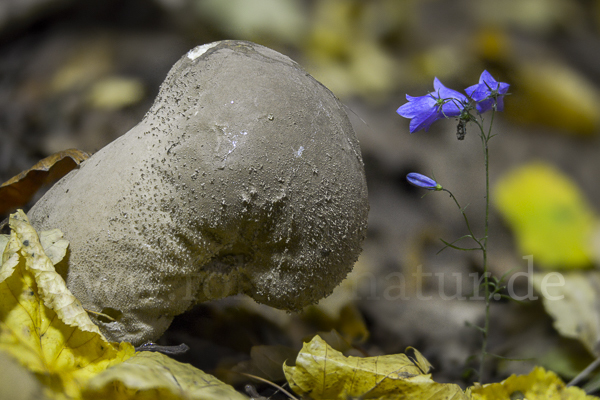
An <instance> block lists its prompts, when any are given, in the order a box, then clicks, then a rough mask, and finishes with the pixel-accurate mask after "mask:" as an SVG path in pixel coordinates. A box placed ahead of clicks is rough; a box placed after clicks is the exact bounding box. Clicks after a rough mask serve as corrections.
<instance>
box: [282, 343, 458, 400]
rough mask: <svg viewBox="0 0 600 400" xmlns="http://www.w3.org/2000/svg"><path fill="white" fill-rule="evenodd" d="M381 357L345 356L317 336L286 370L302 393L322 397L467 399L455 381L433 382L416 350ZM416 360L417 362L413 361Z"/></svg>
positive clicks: (289, 381) (285, 367) (295, 389)
mask: <svg viewBox="0 0 600 400" xmlns="http://www.w3.org/2000/svg"><path fill="white" fill-rule="evenodd" d="M408 350H409V351H410V352H412V353H413V356H412V359H411V358H409V357H408V356H406V355H404V354H394V355H387V356H379V357H366V358H362V357H345V356H344V355H342V353H340V352H338V351H336V350H334V349H332V348H331V347H330V346H329V345H328V344H327V343H325V341H323V339H321V338H320V337H319V336H315V337H314V338H313V339H312V340H311V341H310V342H309V343H305V344H304V346H303V347H302V350H301V351H300V353H299V354H298V358H297V359H296V365H295V366H293V367H290V366H288V365H286V364H284V366H283V370H284V373H285V376H286V379H287V381H288V383H289V384H290V387H291V388H292V389H293V390H294V392H296V393H298V394H299V395H301V396H304V395H310V398H312V399H315V400H320V399H340V400H342V399H347V398H353V397H356V398H361V399H382V398H390V399H391V398H403V399H423V398H428V399H447V400H450V399H456V400H458V399H465V400H466V399H467V397H466V395H465V393H464V392H463V391H462V389H461V388H460V387H459V386H458V385H455V384H443V383H437V382H434V381H433V380H432V379H431V375H430V374H428V372H429V369H430V367H431V365H430V364H429V362H427V360H425V358H424V357H423V356H422V355H421V354H420V353H419V352H418V351H417V350H416V349H412V348H409V349H408ZM413 360H414V361H413Z"/></svg>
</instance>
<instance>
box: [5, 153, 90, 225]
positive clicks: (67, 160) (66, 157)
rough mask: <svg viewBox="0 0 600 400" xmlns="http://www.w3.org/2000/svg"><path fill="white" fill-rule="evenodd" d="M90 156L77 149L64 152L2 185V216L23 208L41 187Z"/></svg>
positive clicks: (63, 174)
mask: <svg viewBox="0 0 600 400" xmlns="http://www.w3.org/2000/svg"><path fill="white" fill-rule="evenodd" d="M89 156H90V155H89V154H87V153H85V152H83V151H81V150H77V149H69V150H64V151H61V152H58V153H55V154H53V155H51V156H49V157H46V158H44V159H43V160H41V161H40V162H38V163H37V164H35V165H34V166H33V167H31V168H30V169H28V170H27V171H23V172H21V173H20V174H19V175H17V176H15V177H13V178H11V179H10V180H8V181H6V182H4V183H3V184H2V185H0V214H6V213H8V212H10V211H12V210H15V209H16V208H19V207H23V206H24V205H25V204H27V203H28V202H29V200H31V198H32V197H33V195H34V194H35V193H36V192H37V191H38V190H39V188H40V187H42V186H43V185H46V184H49V183H51V182H54V181H56V180H58V179H60V178H62V177H63V176H65V175H66V174H68V173H69V172H70V171H71V170H73V169H74V168H76V167H77V166H79V164H80V163H82V162H83V161H85V160H86V159H88V158H89Z"/></svg>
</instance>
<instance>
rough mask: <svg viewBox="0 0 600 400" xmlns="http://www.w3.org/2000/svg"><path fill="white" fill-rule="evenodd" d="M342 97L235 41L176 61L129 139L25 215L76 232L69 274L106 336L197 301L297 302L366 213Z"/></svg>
mask: <svg viewBox="0 0 600 400" xmlns="http://www.w3.org/2000/svg"><path fill="white" fill-rule="evenodd" d="M368 209H369V206H368V200H367V186H366V180H365V174H364V167H363V162H362V158H361V154H360V148H359V145H358V141H357V139H356V137H355V134H354V131H353V129H352V126H351V124H350V122H349V120H348V117H347V115H346V113H345V110H344V106H343V105H342V104H341V103H340V102H339V101H338V99H337V98H336V97H335V96H334V95H333V94H332V93H331V92H330V91H329V90H328V89H327V88H325V87H324V86H323V85H322V84H320V83H319V82H317V81H316V80H315V79H314V78H312V77H311V76H310V75H309V74H308V73H307V72H305V71H304V70H303V69H302V68H301V67H300V66H299V65H298V64H297V63H295V62H294V61H292V60H291V59H289V58H288V57H286V56H284V55H282V54H280V53H277V52H275V51H273V50H271V49H268V48H266V47H263V46H260V45H257V44H254V43H250V42H243V41H222V42H215V43H211V44H208V45H204V46H199V47H197V48H195V49H193V50H191V51H190V52H188V53H187V54H186V55H185V56H183V57H182V58H181V59H180V60H179V61H178V62H177V63H176V64H175V65H174V66H173V68H172V69H171V71H170V72H169V74H168V75H167V78H166V79H165V81H164V82H163V84H162V85H161V88H160V91H159V94H158V96H157V98H156V100H155V103H154V105H153V106H152V108H151V109H150V110H149V111H148V113H147V114H146V116H145V117H144V119H143V120H142V121H141V122H140V123H139V124H138V125H137V126H135V127H134V128H132V129H131V130H130V131H129V132H128V133H126V134H125V135H123V136H122V137H120V138H119V139H117V140H115V141H114V142H112V143H111V144H109V145H107V146H106V147H105V148H103V149H102V150H100V151H99V152H98V153H96V154H94V155H93V156H92V157H91V158H90V159H88V160H87V161H85V162H84V163H83V164H82V165H81V167H80V169H79V170H76V171H73V172H71V173H70V174H69V175H67V176H66V177H65V178H63V179H62V180H61V181H60V182H59V183H57V184H56V185H55V186H54V187H53V188H52V189H51V190H50V191H49V192H48V193H47V194H46V195H45V196H44V197H43V198H42V199H41V200H40V201H39V202H38V203H37V204H36V205H35V206H34V207H33V208H32V210H31V211H30V213H29V218H30V220H31V221H32V223H33V224H34V226H35V227H36V228H38V229H48V228H59V229H61V230H62V231H63V232H64V234H65V237H66V238H67V239H68V240H69V241H70V243H71V246H70V249H71V254H70V259H69V270H68V274H67V284H68V286H69V288H70V289H71V290H72V291H73V293H74V294H75V296H76V297H78V298H79V299H80V300H81V301H82V303H83V305H84V307H86V308H88V309H90V310H92V311H98V312H105V313H107V314H109V315H111V316H113V317H115V318H116V319H117V321H115V322H106V321H104V322H103V321H98V324H99V326H100V327H101V329H103V331H104V333H105V334H106V335H107V336H108V337H109V339H112V340H127V341H131V342H132V343H136V344H139V343H142V342H144V341H147V340H154V339H156V338H157V337H158V336H160V334H162V333H163V332H164V330H165V329H166V328H167V327H168V325H169V324H170V322H171V320H172V318H173V316H175V315H177V314H179V313H181V312H183V311H185V310H186V309H188V308H189V307H190V306H191V305H193V304H194V303H195V302H198V301H206V300H211V299H216V298H222V297H226V296H229V295H233V294H237V293H245V294H247V295H249V296H251V297H252V298H254V299H255V300H256V301H258V302H260V303H264V304H268V305H270V306H273V307H277V308H280V309H285V310H298V309H300V308H302V307H303V306H306V305H309V304H313V303H316V302H317V301H318V300H320V299H321V298H323V297H325V296H327V295H329V294H330V293H331V292H332V290H333V289H334V288H335V286H337V285H338V284H339V283H340V282H341V281H342V280H343V279H344V278H345V277H346V275H347V274H348V272H349V271H350V270H351V269H352V267H353V265H354V263H355V261H356V259H357V258H358V255H359V253H360V251H361V243H362V241H363V239H364V236H365V232H366V225H367V215H368Z"/></svg>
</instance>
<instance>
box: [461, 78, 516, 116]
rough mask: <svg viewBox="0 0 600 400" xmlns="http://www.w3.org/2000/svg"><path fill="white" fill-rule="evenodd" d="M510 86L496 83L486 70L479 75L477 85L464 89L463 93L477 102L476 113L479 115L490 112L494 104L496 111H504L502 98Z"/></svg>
mask: <svg viewBox="0 0 600 400" xmlns="http://www.w3.org/2000/svg"><path fill="white" fill-rule="evenodd" d="M509 87H510V85H509V84H508V83H504V82H498V81H496V79H494V77H493V76H492V75H491V74H490V73H489V72H488V71H487V70H486V71H483V72H482V73H481V76H480V77H479V83H478V84H477V85H473V86H469V87H468V88H467V89H465V92H466V93H467V94H468V95H469V97H471V99H473V101H476V102H477V106H476V107H477V111H478V112H479V113H480V114H483V113H484V112H486V111H488V110H491V109H492V107H493V106H494V104H496V109H497V110H498V111H502V110H504V100H503V96H504V94H506V92H507V91H508V88H509Z"/></svg>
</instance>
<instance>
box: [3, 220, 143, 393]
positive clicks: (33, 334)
mask: <svg viewBox="0 0 600 400" xmlns="http://www.w3.org/2000/svg"><path fill="white" fill-rule="evenodd" d="M10 227H11V235H10V239H9V241H8V244H7V245H6V248H5V249H4V253H3V255H2V261H3V263H2V267H0V299H1V301H0V350H2V351H5V352H6V353H8V354H10V355H11V356H12V357H14V358H15V359H16V360H18V361H19V362H20V363H21V364H22V365H23V366H25V367H26V368H27V369H29V370H30V371H32V372H33V373H34V374H35V375H36V377H37V378H38V379H39V380H40V381H41V382H42V383H43V384H44V385H45V386H46V388H47V389H48V390H49V391H50V392H51V393H53V395H54V396H53V397H57V396H63V397H64V398H68V397H74V398H77V397H79V393H80V391H81V389H82V387H83V386H84V385H85V383H86V381H87V380H88V379H89V378H90V377H91V376H93V375H95V374H96V373H98V372H100V371H102V370H104V369H106V368H107V367H109V366H111V365H113V364H116V363H119V362H122V361H123V360H125V359H127V358H129V357H131V356H132V355H133V353H134V348H133V346H132V345H131V344H129V343H121V344H117V343H108V342H107V341H106V339H105V338H104V337H103V336H102V335H101V334H100V332H99V330H98V327H97V326H96V325H94V324H93V323H92V321H91V320H90V318H89V317H88V315H87V313H86V312H85V310H84V309H83V308H82V306H81V303H79V301H78V300H77V299H76V298H75V297H74V296H73V295H72V294H71V293H70V292H69V290H68V289H67V287H66V285H65V282H64V280H63V279H62V277H61V276H60V275H58V274H57V273H56V271H55V270H54V264H53V262H52V260H51V259H50V258H49V257H48V256H47V255H46V253H45V251H44V249H43V247H42V244H41V242H40V239H39V237H38V234H37V233H36V231H35V230H34V229H33V228H32V227H31V225H30V224H29V221H28V220H27V216H26V215H25V214H24V213H23V211H21V210H19V211H17V212H16V213H15V214H12V215H11V217H10ZM48 236H49V237H46V238H45V239H44V241H45V242H46V243H47V244H48V245H49V246H50V247H57V248H58V250H57V249H54V250H50V251H51V252H53V253H54V256H56V257H57V259H58V258H61V257H60V254H61V253H62V250H60V248H63V250H64V251H66V245H65V243H64V241H63V239H61V238H60V236H61V235H60V234H57V232H53V233H51V234H49V235H48ZM63 256H64V253H63Z"/></svg>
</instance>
